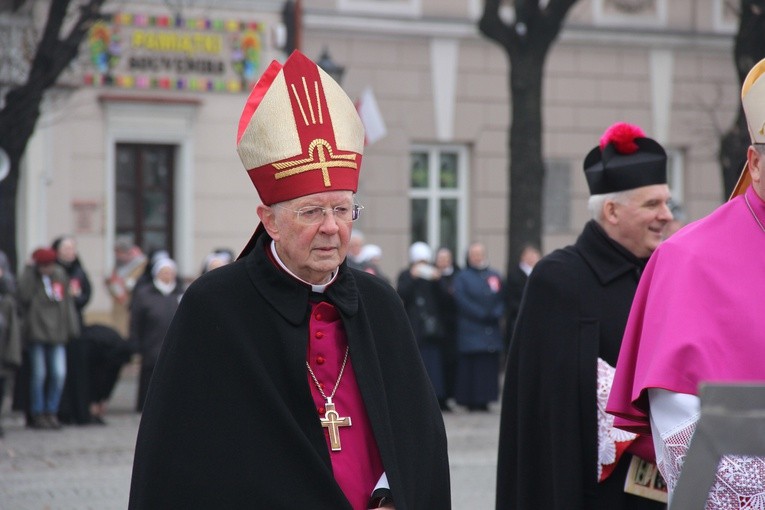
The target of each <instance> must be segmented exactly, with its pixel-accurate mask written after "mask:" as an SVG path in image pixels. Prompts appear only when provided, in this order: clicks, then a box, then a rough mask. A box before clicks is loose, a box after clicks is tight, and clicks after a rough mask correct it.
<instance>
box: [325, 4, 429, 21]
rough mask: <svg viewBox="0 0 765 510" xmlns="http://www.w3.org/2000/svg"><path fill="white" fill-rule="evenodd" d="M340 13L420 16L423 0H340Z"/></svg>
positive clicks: (338, 6)
mask: <svg viewBox="0 0 765 510" xmlns="http://www.w3.org/2000/svg"><path fill="white" fill-rule="evenodd" d="M337 10H338V11H339V12H348V13H358V14H372V15H375V14H376V15H384V16H408V17H415V16H419V15H420V14H421V12H422V0H338V2H337Z"/></svg>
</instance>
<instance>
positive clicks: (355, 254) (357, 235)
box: [345, 230, 364, 271]
mask: <svg viewBox="0 0 765 510" xmlns="http://www.w3.org/2000/svg"><path fill="white" fill-rule="evenodd" d="M363 247H364V234H363V233H362V232H361V230H354V231H353V232H351V240H350V241H349V242H348V255H347V256H346V257H345V263H346V264H348V267H352V268H353V269H361V270H362V271H363V270H364V263H363V262H362V261H361V249H362V248H363Z"/></svg>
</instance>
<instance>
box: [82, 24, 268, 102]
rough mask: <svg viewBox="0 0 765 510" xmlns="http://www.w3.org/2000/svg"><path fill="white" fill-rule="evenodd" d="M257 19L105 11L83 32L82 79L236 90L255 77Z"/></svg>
mask: <svg viewBox="0 0 765 510" xmlns="http://www.w3.org/2000/svg"><path fill="white" fill-rule="evenodd" d="M263 32H264V27H263V24H262V23H257V22H242V21H237V20H230V19H229V20H223V19H208V18H182V17H172V16H166V15H160V16H152V15H146V14H134V13H126V12H121V13H116V14H113V15H107V16H106V18H105V19H104V20H103V21H99V22H98V23H95V24H94V25H93V26H92V27H91V29H90V31H89V32H88V37H87V45H88V55H89V60H88V63H87V66H88V69H86V71H85V73H84V82H85V84H86V85H91V86H112V87H118V88H122V89H159V90H187V91H200V92H201V91H210V92H213V91H214V92H241V91H242V90H248V89H249V88H250V86H251V85H252V84H254V82H255V81H256V80H257V78H258V76H259V74H260V71H261V63H262V52H263V43H262V41H263Z"/></svg>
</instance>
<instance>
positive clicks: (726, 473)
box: [648, 388, 765, 510]
mask: <svg viewBox="0 0 765 510" xmlns="http://www.w3.org/2000/svg"><path fill="white" fill-rule="evenodd" d="M648 399H649V403H650V409H651V412H650V416H651V431H652V433H653V438H654V447H655V449H656V461H657V464H658V466H659V471H660V472H661V475H662V476H663V477H664V480H665V481H666V482H667V487H668V489H669V497H670V501H671V499H672V493H673V492H674V490H675V487H677V481H678V479H679V477H680V472H681V471H682V468H683V463H684V462H685V455H686V453H687V452H688V446H689V445H690V443H691V438H692V437H693V433H694V431H695V430H696V423H697V422H698V420H699V409H700V405H699V399H698V397H696V396H695V395H685V394H680V393H674V392H670V391H667V390H663V389H658V388H651V389H649V390H648ZM705 510H765V458H764V457H750V456H740V455H724V456H723V457H722V458H721V459H720V463H719V464H718V466H717V474H716V476H715V481H714V483H713V484H712V488H711V489H710V491H709V497H708V498H707V503H706V506H705Z"/></svg>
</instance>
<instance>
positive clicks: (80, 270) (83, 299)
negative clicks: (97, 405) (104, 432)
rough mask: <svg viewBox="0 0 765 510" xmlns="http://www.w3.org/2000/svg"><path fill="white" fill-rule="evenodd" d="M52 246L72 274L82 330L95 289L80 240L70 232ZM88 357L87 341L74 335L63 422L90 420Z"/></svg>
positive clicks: (61, 413)
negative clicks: (84, 261)
mask: <svg viewBox="0 0 765 510" xmlns="http://www.w3.org/2000/svg"><path fill="white" fill-rule="evenodd" d="M51 248H53V249H54V250H55V251H56V262H57V263H58V265H59V266H61V267H63V268H64V271H65V272H66V274H67V276H68V277H69V293H70V295H71V296H72V298H73V300H74V306H75V309H76V310H77V319H78V321H79V325H80V331H82V328H83V326H84V320H83V310H84V309H85V306H86V305H87V304H88V302H89V301H90V297H91V290H92V289H91V286H90V279H89V278H88V274H87V273H86V272H85V268H84V267H83V266H82V262H80V258H79V256H78V253H77V242H76V241H75V239H74V238H73V237H71V236H61V237H59V238H57V239H55V240H54V241H53V243H52V244H51ZM89 357H90V354H89V351H88V343H87V341H85V340H83V339H82V338H81V337H79V336H78V337H77V338H73V339H72V340H71V341H70V342H69V343H68V344H67V345H66V383H65V384H64V393H63V394H62V395H61V404H60V405H59V409H58V418H59V420H60V421H61V422H62V423H74V424H78V425H83V424H86V423H90V421H91V416H90V380H89V379H90V378H89V372H90V363H89Z"/></svg>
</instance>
